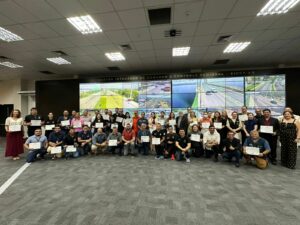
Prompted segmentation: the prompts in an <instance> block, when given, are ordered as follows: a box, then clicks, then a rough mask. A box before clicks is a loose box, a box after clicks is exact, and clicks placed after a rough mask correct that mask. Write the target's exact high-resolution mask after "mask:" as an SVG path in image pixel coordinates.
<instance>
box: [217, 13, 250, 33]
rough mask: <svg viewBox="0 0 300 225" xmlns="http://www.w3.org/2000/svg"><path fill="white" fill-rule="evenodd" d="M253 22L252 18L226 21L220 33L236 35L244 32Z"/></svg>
mask: <svg viewBox="0 0 300 225" xmlns="http://www.w3.org/2000/svg"><path fill="white" fill-rule="evenodd" d="M251 20H252V18H251V17H243V18H235V19H227V20H225V22H224V24H223V26H222V28H221V29H220V31H219V33H227V34H230V33H235V32H240V31H242V30H243V28H244V27H246V25H248V24H249V22H250V21H251Z"/></svg>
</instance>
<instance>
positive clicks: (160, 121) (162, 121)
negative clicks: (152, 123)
mask: <svg viewBox="0 0 300 225" xmlns="http://www.w3.org/2000/svg"><path fill="white" fill-rule="evenodd" d="M157 122H158V123H160V125H162V126H164V125H165V121H164V120H157Z"/></svg>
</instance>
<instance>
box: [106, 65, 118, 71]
mask: <svg viewBox="0 0 300 225" xmlns="http://www.w3.org/2000/svg"><path fill="white" fill-rule="evenodd" d="M106 68H107V69H108V70H110V71H118V70H121V69H120V67H117V66H109V67H106Z"/></svg>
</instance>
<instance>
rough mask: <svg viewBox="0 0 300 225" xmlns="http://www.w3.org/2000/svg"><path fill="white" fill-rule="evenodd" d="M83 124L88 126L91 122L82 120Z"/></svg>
mask: <svg viewBox="0 0 300 225" xmlns="http://www.w3.org/2000/svg"><path fill="white" fill-rule="evenodd" d="M83 124H84V125H87V126H88V127H90V126H91V122H84V123H83Z"/></svg>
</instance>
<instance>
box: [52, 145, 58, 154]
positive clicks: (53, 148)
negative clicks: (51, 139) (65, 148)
mask: <svg viewBox="0 0 300 225" xmlns="http://www.w3.org/2000/svg"><path fill="white" fill-rule="evenodd" d="M50 148H51V154H59V153H61V146H57V147H50Z"/></svg>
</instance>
